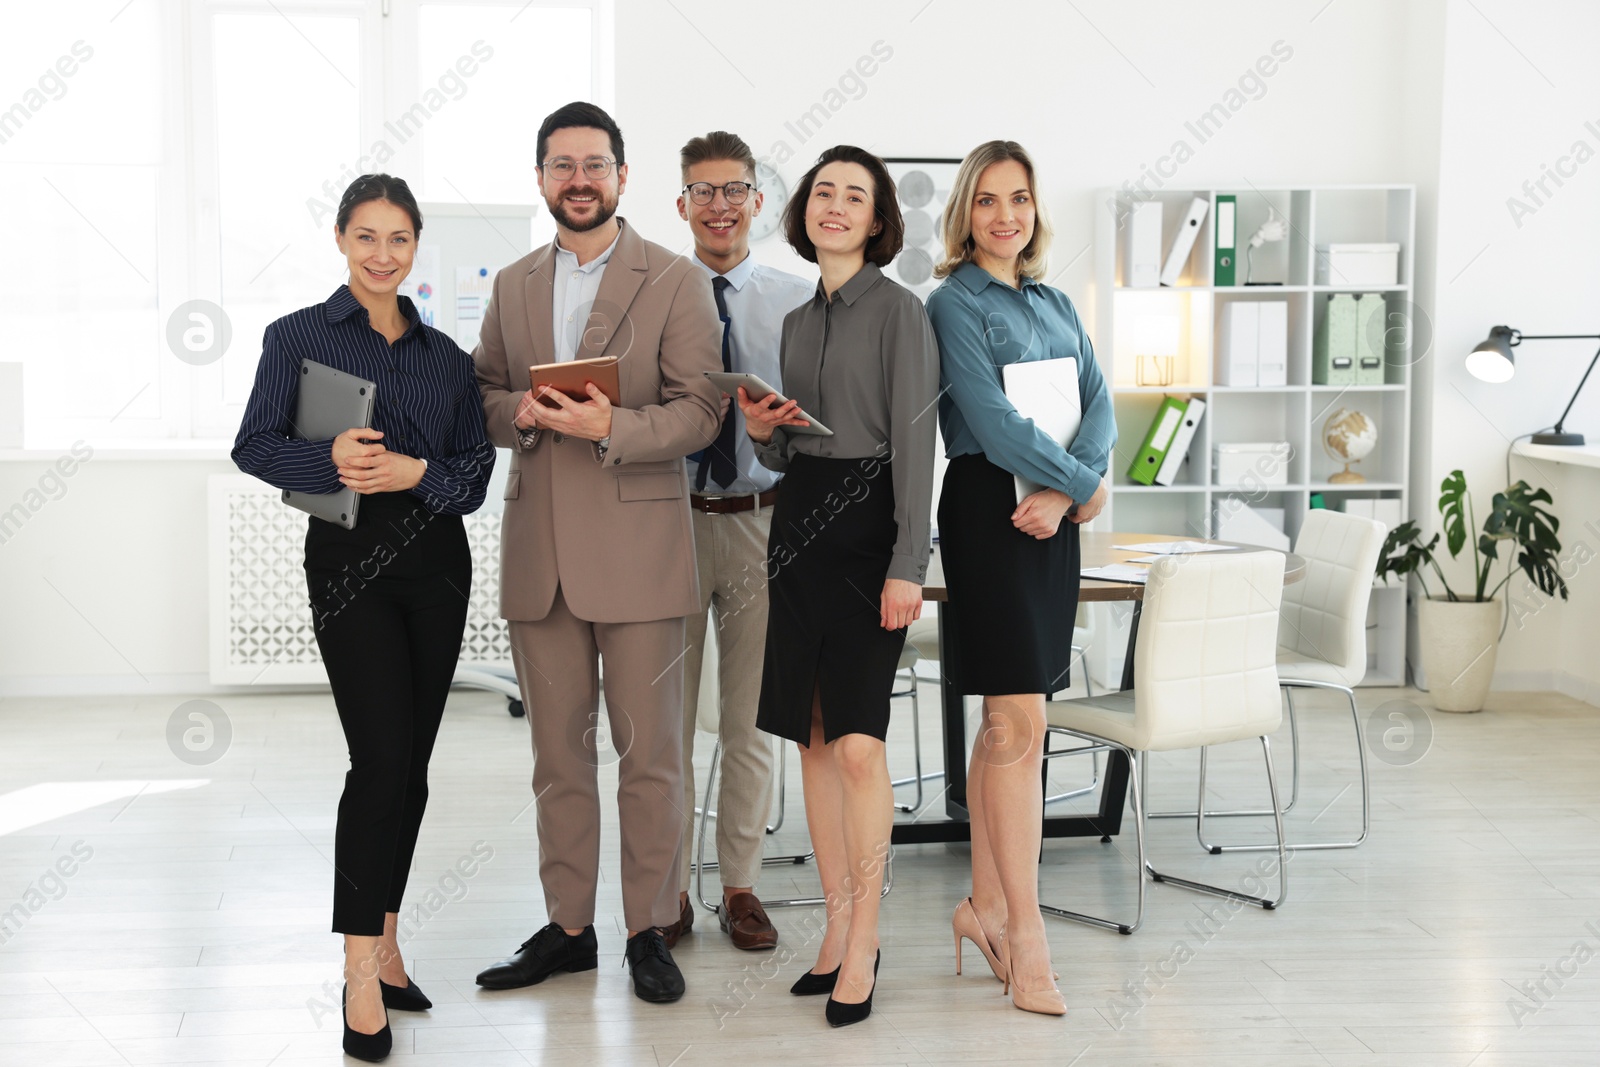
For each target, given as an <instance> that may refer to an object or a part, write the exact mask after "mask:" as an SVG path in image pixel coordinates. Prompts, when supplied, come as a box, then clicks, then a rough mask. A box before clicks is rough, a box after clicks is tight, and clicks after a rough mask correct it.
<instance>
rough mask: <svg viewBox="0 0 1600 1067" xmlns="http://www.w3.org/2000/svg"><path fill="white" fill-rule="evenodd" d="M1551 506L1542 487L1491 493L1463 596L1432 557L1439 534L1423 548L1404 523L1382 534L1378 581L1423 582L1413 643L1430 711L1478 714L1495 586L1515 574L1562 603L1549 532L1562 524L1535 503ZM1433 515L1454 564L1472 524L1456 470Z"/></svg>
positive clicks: (1521, 485)
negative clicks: (1498, 565)
mask: <svg viewBox="0 0 1600 1067" xmlns="http://www.w3.org/2000/svg"><path fill="white" fill-rule="evenodd" d="M1549 503H1552V501H1551V499H1550V493H1549V491H1548V490H1545V489H1538V490H1535V489H1532V488H1530V487H1529V485H1528V483H1527V482H1524V481H1520V480H1519V481H1518V482H1517V483H1516V484H1515V485H1513V486H1511V487H1510V488H1508V489H1506V490H1505V491H1504V492H1500V493H1496V494H1495V495H1494V502H1493V504H1492V506H1491V507H1490V510H1489V515H1488V517H1487V518H1486V519H1484V522H1483V531H1482V532H1481V533H1480V534H1479V535H1478V538H1477V540H1476V541H1473V542H1472V575H1473V586H1472V590H1471V595H1470V596H1460V595H1457V593H1456V591H1455V590H1453V589H1451V588H1450V583H1449V581H1448V580H1446V578H1445V576H1444V571H1443V570H1442V569H1440V567H1439V561H1438V560H1437V559H1435V558H1434V549H1435V548H1436V547H1437V546H1438V544H1439V535H1438V534H1434V535H1433V539H1432V540H1431V541H1429V542H1428V543H1427V544H1423V543H1422V533H1421V531H1419V530H1418V529H1417V524H1416V523H1415V522H1404V523H1401V524H1400V525H1399V526H1396V527H1395V528H1394V529H1393V530H1390V531H1389V536H1388V537H1387V538H1385V539H1384V542H1383V552H1382V554H1381V555H1380V556H1379V557H1378V572H1377V573H1378V577H1380V578H1382V579H1383V580H1384V581H1385V582H1386V583H1387V582H1388V580H1389V576H1390V575H1391V574H1392V575H1394V576H1395V577H1397V578H1398V577H1403V576H1405V575H1407V574H1415V575H1416V576H1417V581H1419V582H1421V583H1422V592H1423V595H1424V599H1422V600H1421V601H1419V602H1418V604H1417V623H1418V627H1417V638H1418V643H1419V644H1420V645H1421V649H1422V666H1423V670H1424V671H1426V672H1427V676H1428V684H1429V686H1430V687H1431V688H1430V690H1429V692H1430V694H1431V695H1432V697H1433V704H1434V707H1436V708H1438V709H1439V710H1440V711H1480V710H1482V708H1483V701H1484V697H1486V696H1487V695H1488V692H1489V680H1490V678H1491V676H1492V675H1493V674H1494V659H1495V650H1496V648H1497V647H1498V646H1499V643H1500V631H1501V616H1500V610H1501V604H1500V601H1498V600H1496V599H1495V594H1496V593H1498V592H1499V591H1500V589H1501V587H1502V586H1504V585H1505V584H1506V583H1507V582H1509V581H1510V580H1511V576H1512V575H1513V574H1515V573H1516V572H1517V570H1518V569H1519V568H1520V569H1521V571H1522V573H1524V574H1526V575H1527V576H1528V578H1529V580H1530V581H1532V582H1533V584H1534V585H1535V586H1537V587H1538V589H1539V591H1540V592H1541V593H1544V594H1546V595H1547V596H1548V595H1552V594H1555V593H1560V594H1561V599H1562V600H1565V599H1567V583H1566V580H1565V579H1563V578H1562V577H1561V573H1560V570H1559V567H1558V564H1559V555H1560V552H1561V541H1560V539H1559V538H1558V537H1556V531H1557V530H1558V529H1560V527H1561V520H1560V519H1558V518H1556V517H1555V516H1554V515H1552V514H1550V512H1548V511H1546V510H1544V509H1543V508H1541V507H1540V506H1539V505H1540V504H1549ZM1439 515H1440V518H1442V519H1443V524H1444V537H1445V545H1446V547H1448V548H1449V549H1450V558H1451V559H1456V558H1458V557H1459V556H1460V554H1461V550H1462V548H1463V547H1465V545H1466V544H1467V540H1468V536H1467V530H1468V527H1469V526H1471V525H1473V524H1474V523H1475V522H1476V519H1475V518H1474V515H1473V510H1472V497H1471V496H1470V495H1469V494H1468V493H1467V479H1466V476H1465V475H1463V474H1462V473H1461V472H1460V471H1459V470H1455V471H1451V472H1450V475H1449V477H1447V478H1445V480H1444V481H1443V482H1441V483H1440V484H1439ZM1502 541H1511V542H1514V544H1515V551H1514V554H1513V553H1512V552H1511V551H1508V553H1507V559H1506V575H1505V577H1504V578H1502V579H1500V581H1499V582H1497V583H1495V586H1494V588H1492V589H1490V588H1488V585H1489V579H1490V577H1491V576H1492V575H1491V571H1492V569H1493V565H1494V562H1495V561H1496V560H1498V559H1499V558H1500V542H1502ZM1425 566H1426V567H1431V568H1433V572H1434V574H1435V575H1436V576H1437V577H1438V579H1439V585H1440V587H1441V588H1442V589H1443V590H1444V595H1443V596H1435V595H1434V594H1433V593H1432V591H1431V590H1429V588H1428V580H1427V577H1426V575H1425V574H1424V570H1423V569H1424V567H1425Z"/></svg>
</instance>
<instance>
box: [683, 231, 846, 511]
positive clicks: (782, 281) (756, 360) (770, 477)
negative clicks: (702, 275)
mask: <svg viewBox="0 0 1600 1067" xmlns="http://www.w3.org/2000/svg"><path fill="white" fill-rule="evenodd" d="M691 258H693V259H694V261H695V262H696V263H698V264H699V265H700V268H701V269H702V270H704V271H705V272H706V274H708V275H710V276H711V277H712V278H719V277H720V278H726V279H728V288H727V289H725V290H724V291H723V294H722V297H723V300H724V301H725V302H726V303H727V305H728V320H729V327H728V341H729V358H730V362H732V364H733V369H734V370H735V371H738V372H740V373H743V374H754V375H757V376H758V377H759V378H760V379H761V380H762V381H764V382H766V383H767V384H768V385H770V386H772V387H773V388H774V389H777V390H778V391H779V392H782V391H783V372H782V370H781V369H780V364H779V361H778V353H779V349H780V347H781V342H782V339H783V317H784V316H785V315H787V314H788V313H789V312H791V311H793V310H794V309H795V308H797V307H799V306H800V305H801V304H804V303H805V302H806V301H807V300H810V299H811V295H812V293H813V292H815V291H816V285H815V284H814V283H812V282H808V281H806V280H805V279H803V278H799V277H796V276H795V275H793V274H789V273H787V272H785V271H781V270H777V269H775V268H773V267H767V266H763V265H761V264H759V263H757V262H756V260H755V257H754V256H748V255H747V256H745V257H744V259H742V260H740V261H739V264H738V266H736V267H734V268H733V269H732V270H730V271H728V273H726V274H720V275H719V274H718V273H717V272H716V271H715V270H713V269H711V268H710V267H708V266H706V264H705V263H704V262H703V261H702V260H701V259H700V257H699V256H694V257H691ZM728 418H730V419H733V420H734V435H733V460H734V466H735V467H737V468H738V471H739V476H738V477H737V478H735V479H734V481H733V484H732V485H730V486H728V487H727V488H726V489H722V488H719V487H718V486H717V484H716V483H715V482H712V481H709V480H708V481H707V482H706V490H705V495H706V496H743V495H747V494H754V493H764V492H766V491H767V490H768V489H771V488H772V487H773V486H775V485H777V484H778V481H779V479H780V478H781V477H782V475H780V474H778V473H777V472H776V471H772V470H768V469H767V468H766V467H763V466H762V465H761V464H760V462H759V461H757V459H756V450H755V444H754V443H753V442H752V441H751V440H750V435H749V434H747V433H745V432H744V415H743V414H742V413H741V412H740V411H739V405H738V403H734V404H733V405H732V406H731V407H730V408H729V409H728ZM698 470H699V464H698V463H696V462H695V461H694V460H693V459H692V458H691V459H690V460H689V484H690V485H691V486H692V485H694V484H695V476H696V472H697V471H698Z"/></svg>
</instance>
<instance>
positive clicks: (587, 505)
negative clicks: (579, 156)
mask: <svg viewBox="0 0 1600 1067" xmlns="http://www.w3.org/2000/svg"><path fill="white" fill-rule="evenodd" d="M554 262H555V246H554V244H553V243H552V244H549V245H545V246H544V247H543V248H539V249H536V250H535V251H534V252H532V253H530V254H529V255H527V256H525V257H523V258H522V259H519V260H517V261H516V262H515V263H513V264H511V265H510V266H509V267H506V268H505V269H504V270H502V271H500V273H499V274H497V275H496V276H495V281H494V292H493V295H492V296H491V298H490V301H489V308H488V310H487V312H486V313H485V315H484V320H483V330H482V332H481V333H480V335H479V340H478V347H477V348H476V349H475V350H474V351H473V355H472V358H473V361H474V362H475V363H476V364H477V372H478V386H479V389H480V390H481V392H482V394H483V410H484V416H485V418H486V419H487V423H488V431H489V439H490V440H491V441H493V442H494V443H495V444H496V445H498V446H500V447H502V448H509V449H511V453H512V454H511V471H510V475H509V478H508V480H507V482H506V492H505V516H504V518H503V519H502V520H501V527H500V614H501V615H502V616H503V617H505V618H507V619H515V620H522V621H537V620H539V619H542V618H544V617H545V615H546V614H548V613H549V611H550V606H551V604H552V603H554V600H555V593H556V587H557V586H558V585H559V586H560V588H561V592H562V595H563V596H564V597H565V598H566V602H567V604H568V606H569V607H570V608H571V609H572V612H573V614H574V615H576V616H577V617H578V618H580V619H585V620H587V621H589V622H647V621H651V620H656V619H670V618H676V617H678V616H683V615H688V614H690V613H692V612H694V611H695V610H697V609H698V607H699V585H698V577H697V575H696V573H695V555H694V537H693V533H692V532H691V529H690V525H689V482H688V477H687V475H686V473H685V470H684V463H683V457H684V456H686V455H688V454H689V453H690V452H693V451H695V450H697V449H700V448H704V447H705V446H706V445H707V444H708V443H709V442H710V441H711V440H713V439H714V438H715V437H716V434H717V428H718V411H719V407H720V400H721V395H720V393H719V392H718V391H717V389H716V387H715V386H713V385H712V384H711V382H710V381H709V380H707V378H706V377H705V372H706V371H716V370H721V369H722V355H721V353H722V322H721V320H720V319H719V318H718V317H717V307H716V302H715V300H714V299H713V298H712V295H711V282H710V279H709V278H708V277H707V276H706V272H705V271H703V270H700V269H699V268H697V267H696V266H695V265H694V264H693V263H692V262H690V261H689V260H687V259H685V258H684V257H683V256H680V255H675V254H674V253H672V252H670V251H668V250H667V249H665V248H663V247H661V246H660V245H658V244H653V243H651V242H649V241H646V240H644V238H642V237H640V236H639V235H638V234H637V233H636V232H635V231H634V230H633V228H632V227H630V226H628V225H627V224H626V223H624V224H623V227H622V233H621V235H620V237H619V238H618V240H617V244H616V248H615V249H614V250H613V251H612V253H611V259H610V260H609V261H608V262H607V264H606V268H605V274H604V276H603V277H602V279H601V282H600V289H599V292H598V293H597V294H596V297H595V302H594V309H593V312H592V313H591V315H590V317H589V325H588V328H587V329H585V330H584V331H583V337H582V343H581V345H580V347H579V350H578V358H579V359H591V358H595V357H598V356H615V357H620V358H621V363H620V364H619V366H618V371H619V377H620V385H621V391H622V403H621V404H620V405H618V406H616V407H614V408H613V409H612V414H611V442H610V445H609V447H608V449H607V451H606V453H605V456H604V458H601V456H600V454H599V450H598V449H597V448H596V447H595V444H594V443H593V442H590V441H583V440H579V439H577V438H570V437H568V438H564V439H561V440H558V439H557V437H558V435H557V434H555V433H554V432H552V431H550V430H541V431H539V433H538V434H537V435H536V436H535V439H534V441H533V443H532V444H531V446H525V445H524V444H523V440H522V437H521V435H519V434H518V433H517V431H516V429H515V424H514V423H515V418H516V411H517V403H518V401H519V399H520V398H521V396H522V394H523V393H524V392H526V391H527V389H528V368H529V367H530V366H532V365H534V364H536V363H550V362H553V361H554V359H555V342H554V339H553V337H552V329H551V318H552V314H553V313H552V309H551V305H552V302H553V294H554V288H553V284H552V274H551V272H552V270H553V269H554Z"/></svg>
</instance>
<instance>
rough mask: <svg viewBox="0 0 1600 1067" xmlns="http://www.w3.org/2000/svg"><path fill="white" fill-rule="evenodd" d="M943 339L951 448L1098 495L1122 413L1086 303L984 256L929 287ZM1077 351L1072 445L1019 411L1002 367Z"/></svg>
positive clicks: (1082, 494)
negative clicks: (999, 272)
mask: <svg viewBox="0 0 1600 1067" xmlns="http://www.w3.org/2000/svg"><path fill="white" fill-rule="evenodd" d="M928 318H929V319H931V320H932V321H933V332H934V335H935V336H936V337H937V338H938V340H939V379H940V393H939V428H940V430H941V431H942V432H943V434H944V441H945V455H946V456H948V457H949V458H951V459H954V458H955V457H957V456H970V455H976V454H979V453H981V454H983V455H984V456H986V457H988V460H989V462H991V463H993V464H995V466H997V467H1001V468H1003V469H1005V470H1007V471H1009V472H1010V473H1012V474H1020V475H1022V476H1023V477H1024V478H1027V479H1029V480H1031V481H1034V482H1038V483H1039V484H1040V485H1047V486H1049V487H1050V488H1052V489H1059V490H1060V491H1061V492H1063V493H1066V494H1067V495H1068V496H1070V497H1071V498H1072V499H1073V502H1074V503H1076V502H1078V501H1083V500H1087V499H1089V497H1091V496H1093V495H1094V492H1095V490H1096V489H1097V488H1099V486H1100V479H1101V477H1102V476H1103V475H1104V474H1105V473H1106V471H1107V470H1108V469H1109V467H1110V463H1111V450H1112V448H1113V446H1115V445H1116V443H1117V422H1116V416H1115V414H1114V413H1113V411H1112V407H1111V394H1110V391H1109V390H1108V389H1107V388H1106V381H1105V377H1104V376H1103V375H1102V374H1101V373H1100V365H1099V364H1098V363H1096V362H1095V358H1094V347H1093V346H1092V345H1091V344H1090V343H1089V335H1088V334H1087V333H1086V332H1085V331H1084V328H1083V322H1082V320H1081V319H1079V318H1078V309H1077V308H1075V307H1073V306H1072V301H1071V300H1069V299H1067V295H1066V294H1065V293H1063V292H1062V291H1061V290H1059V289H1054V288H1051V287H1050V286H1048V285H1042V284H1040V283H1039V282H1036V281H1034V280H1033V279H1031V278H1024V279H1023V280H1022V287H1021V288H1020V289H1013V288H1012V287H1011V286H1009V285H1007V284H1006V283H1004V282H1002V281H999V280H998V279H996V278H995V277H994V276H993V275H992V274H990V273H989V272H988V271H986V270H984V269H983V268H982V267H980V266H978V265H977V264H976V263H963V264H962V265H961V266H959V267H957V268H956V269H955V271H954V272H953V273H951V275H950V276H949V277H948V278H946V279H945V280H944V282H943V283H942V284H941V285H940V286H939V288H937V289H935V290H934V291H933V293H932V294H931V295H930V296H929V297H928ZM1069 356H1070V357H1075V358H1076V359H1077V361H1078V400H1079V404H1080V405H1081V408H1082V411H1083V421H1082V423H1081V424H1080V426H1079V427H1078V436H1077V437H1076V438H1074V439H1073V441H1072V445H1071V446H1070V447H1069V448H1066V449H1063V448H1062V447H1061V445H1060V444H1059V443H1057V442H1056V441H1055V440H1054V439H1052V438H1051V437H1050V436H1049V435H1048V434H1046V433H1045V432H1044V431H1043V430H1040V429H1039V428H1038V427H1036V426H1035V425H1034V424H1033V421H1032V420H1031V419H1025V418H1023V417H1022V416H1021V415H1019V414H1017V409H1016V408H1015V407H1014V406H1012V404H1011V401H1009V400H1007V399H1006V392H1005V386H1004V384H1003V379H1002V378H1001V374H1000V368H1001V367H1003V366H1005V365H1006V364H1008V363H1019V362H1029V361H1032V360H1040V359H1062V358H1065V357H1069Z"/></svg>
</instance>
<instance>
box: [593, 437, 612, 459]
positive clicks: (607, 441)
mask: <svg viewBox="0 0 1600 1067" xmlns="http://www.w3.org/2000/svg"><path fill="white" fill-rule="evenodd" d="M610 447H611V435H610V434H606V435H605V436H604V437H602V438H600V440H598V441H596V442H595V443H594V448H595V451H596V452H598V453H600V458H601V459H604V458H605V455H606V449H608V448H610Z"/></svg>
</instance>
